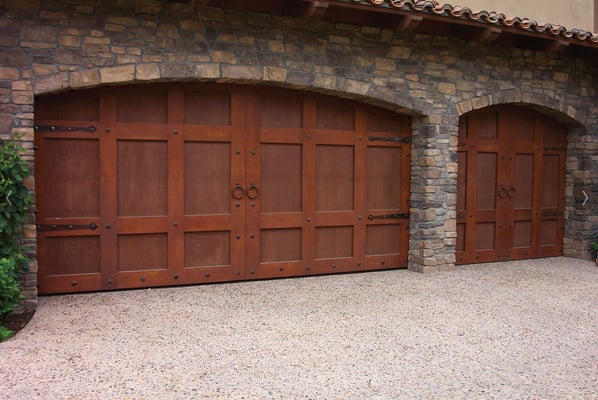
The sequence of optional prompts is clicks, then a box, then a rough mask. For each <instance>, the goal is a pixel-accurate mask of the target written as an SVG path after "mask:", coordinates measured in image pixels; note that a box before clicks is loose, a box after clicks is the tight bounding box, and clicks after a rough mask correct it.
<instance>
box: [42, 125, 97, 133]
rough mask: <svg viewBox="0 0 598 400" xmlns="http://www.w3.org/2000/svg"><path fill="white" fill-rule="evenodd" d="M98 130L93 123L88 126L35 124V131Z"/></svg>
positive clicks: (91, 131)
mask: <svg viewBox="0 0 598 400" xmlns="http://www.w3.org/2000/svg"><path fill="white" fill-rule="evenodd" d="M97 130H98V128H96V127H95V126H93V125H90V126H58V125H35V131H36V132H40V133H59V132H89V133H95V132H96V131H97Z"/></svg>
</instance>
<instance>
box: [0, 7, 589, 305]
mask: <svg viewBox="0 0 598 400" xmlns="http://www.w3.org/2000/svg"><path fill="white" fill-rule="evenodd" d="M0 50H1V51H0V137H1V138H3V139H7V138H10V137H13V138H18V140H20V141H21V142H22V144H23V146H24V147H25V148H26V149H27V154H26V157H27V159H28V160H29V161H30V162H31V163H33V162H34V158H35V157H34V151H33V137H34V130H33V120H34V98H35V96H37V95H42V94H45V93H51V92H57V91H63V90H70V89H77V88H84V87H90V86H100V85H110V84H120V83H130V82H153V81H165V80H173V81H184V80H201V81H221V82H242V83H252V84H253V83H256V84H257V83H264V84H270V85H279V86H284V87H289V88H296V89H302V90H314V91H319V92H323V93H328V94H334V95H337V96H341V97H350V98H355V99H358V100H360V101H364V102H368V103H372V104H376V105H381V106H384V107H386V108H389V109H392V110H395V111H397V112H402V113H409V114H410V115H413V116H414V118H413V120H414V126H413V129H414V135H413V144H412V189H411V192H412V194H411V207H412V210H411V211H412V213H411V220H410V250H409V266H410V268H411V269H413V270H418V271H434V270H443V269H451V268H453V266H454V262H455V256H454V251H455V244H456V211H455V208H456V182H457V179H456V178H457V158H456V151H457V134H458V121H459V117H460V116H461V115H463V114H464V113H467V112H469V111H472V110H476V109H480V108H484V107H486V106H489V105H493V104H502V103H517V104H519V103H524V104H528V105H530V106H534V107H536V108H539V109H541V110H543V111H544V112H546V113H550V114H551V115H553V116H554V117H555V118H557V119H558V120H560V121H561V122H562V123H564V124H566V125H567V126H568V127H569V147H568V162H567V182H566V184H567V188H566V191H567V200H566V218H567V224H566V232H565V238H566V239H565V254H566V255H568V256H573V257H581V258H588V257H589V252H588V248H589V239H590V236H591V234H592V232H593V231H596V230H598V101H597V94H596V89H597V82H596V81H597V80H598V68H597V67H596V66H594V65H592V63H591V62H589V61H583V60H576V59H568V58H563V57H560V56H558V55H554V54H549V53H539V52H532V51H527V50H520V49H510V48H504V47H498V46H491V45H483V44H478V43H468V42H464V41H460V40H456V39H450V38H446V37H433V36H426V35H419V34H410V33H401V32H394V31H392V30H383V29H379V28H374V27H360V26H350V25H343V24H332V23H328V22H324V21H318V20H313V21H310V20H305V19H294V18H283V17H275V16H270V15H266V14H258V13H243V12H236V11H223V10H219V9H214V8H206V7H202V6H199V5H196V4H186V3H166V2H161V1H158V0H0ZM28 183H29V185H30V187H31V188H32V189H33V186H34V183H33V178H31V179H29V181H28ZM580 188H584V189H587V190H589V192H588V193H590V192H591V195H592V196H593V197H592V199H593V200H592V201H591V202H590V203H589V204H587V205H586V206H583V205H582V204H581V201H580V199H579V196H578V194H579V193H578V192H579V190H580ZM35 234H36V233H35V225H34V224H33V220H32V221H31V224H29V225H28V226H27V227H26V229H25V233H24V236H25V241H26V242H27V244H28V245H29V247H30V249H31V255H32V256H33V259H35V257H34V256H35ZM31 267H32V268H31V272H30V273H29V274H27V275H26V277H25V282H24V286H25V287H24V293H25V294H26V296H27V298H28V302H27V304H26V305H27V307H35V301H36V289H35V286H36V262H35V261H33V262H32V266H31Z"/></svg>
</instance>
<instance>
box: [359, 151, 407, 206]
mask: <svg viewBox="0 0 598 400" xmlns="http://www.w3.org/2000/svg"><path fill="white" fill-rule="evenodd" d="M403 160H404V155H403V148H402V147H374V146H368V149H367V203H366V204H367V205H366V206H367V209H368V210H398V209H401V208H403V193H402V189H403V187H402V185H401V180H402V178H403V173H402V168H403V165H402V164H403Z"/></svg>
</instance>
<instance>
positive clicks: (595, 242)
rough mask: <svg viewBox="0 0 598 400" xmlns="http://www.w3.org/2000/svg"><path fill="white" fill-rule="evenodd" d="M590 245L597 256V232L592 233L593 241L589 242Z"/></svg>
mask: <svg viewBox="0 0 598 400" xmlns="http://www.w3.org/2000/svg"><path fill="white" fill-rule="evenodd" d="M590 246H591V249H592V250H594V255H595V256H596V258H598V233H596V235H594V241H593V242H591V243H590Z"/></svg>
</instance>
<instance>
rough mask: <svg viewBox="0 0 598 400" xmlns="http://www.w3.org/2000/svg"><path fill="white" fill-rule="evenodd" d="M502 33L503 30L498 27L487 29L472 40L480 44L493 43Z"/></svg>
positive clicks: (473, 36) (472, 37)
mask: <svg viewBox="0 0 598 400" xmlns="http://www.w3.org/2000/svg"><path fill="white" fill-rule="evenodd" d="M501 33H502V29H500V28H496V27H486V28H483V29H482V30H480V31H479V32H477V33H475V34H474V35H472V36H471V40H473V41H475V42H480V43H492V42H494V41H495V40H496V39H498V37H499V36H500V34H501Z"/></svg>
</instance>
